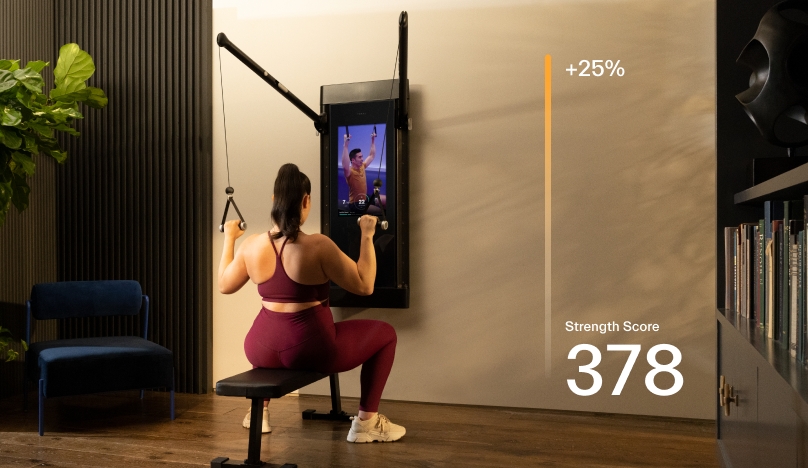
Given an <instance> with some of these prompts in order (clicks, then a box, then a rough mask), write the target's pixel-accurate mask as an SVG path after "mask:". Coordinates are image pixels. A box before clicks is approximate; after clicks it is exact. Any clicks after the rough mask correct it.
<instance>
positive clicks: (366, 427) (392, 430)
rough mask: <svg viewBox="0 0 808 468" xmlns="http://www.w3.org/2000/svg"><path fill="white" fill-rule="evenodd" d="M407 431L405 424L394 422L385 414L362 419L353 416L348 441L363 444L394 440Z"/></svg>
mask: <svg viewBox="0 0 808 468" xmlns="http://www.w3.org/2000/svg"><path fill="white" fill-rule="evenodd" d="M406 433H407V430H406V429H404V427H403V426H399V425H398V424H393V423H392V422H390V420H389V419H387V417H386V416H384V415H383V414H378V413H377V414H376V417H374V418H372V419H368V420H367V421H362V420H361V419H359V416H353V417H352V418H351V430H350V431H348V442H354V443H357V444H362V443H366V442H393V441H396V440H398V439H400V438H402V437H404V434H406Z"/></svg>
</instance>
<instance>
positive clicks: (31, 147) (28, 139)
mask: <svg viewBox="0 0 808 468" xmlns="http://www.w3.org/2000/svg"><path fill="white" fill-rule="evenodd" d="M23 138H24V139H25V151H28V152H29V153H31V154H37V153H39V145H38V144H37V143H36V137H35V136H34V135H31V134H30V132H29V133H26V134H25V135H23Z"/></svg>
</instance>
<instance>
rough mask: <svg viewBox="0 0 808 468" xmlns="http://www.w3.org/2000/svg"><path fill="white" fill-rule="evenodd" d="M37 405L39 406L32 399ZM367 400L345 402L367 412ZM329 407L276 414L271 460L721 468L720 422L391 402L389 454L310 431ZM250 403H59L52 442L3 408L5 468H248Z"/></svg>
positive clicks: (329, 425) (51, 423)
mask: <svg viewBox="0 0 808 468" xmlns="http://www.w3.org/2000/svg"><path fill="white" fill-rule="evenodd" d="M31 396H32V397H33V396H34V395H33V394H32V395H31ZM356 405H357V402H356V400H354V399H350V398H344V399H343V406H344V407H345V408H346V409H348V408H350V409H355V407H356ZM329 407H330V400H329V399H328V398H327V397H313V396H301V397H297V396H287V397H284V398H282V399H279V400H273V401H272V402H271V403H270V413H271V424H272V434H268V435H265V436H264V437H263V439H262V440H263V442H262V444H263V445H262V452H261V453H262V460H264V461H268V462H271V463H278V464H280V463H284V462H289V463H297V464H298V465H299V466H300V467H301V468H303V467H410V466H411V467H444V466H446V467H536V466H549V467H566V466H570V467H573V466H574V467H584V466H585V467H627V466H628V467H635V466H664V467H717V466H718V463H717V458H716V451H715V446H716V444H715V429H714V425H713V423H711V422H702V421H692V420H671V419H660V418H650V417H632V416H617V415H598V414H590V413H565V412H558V411H541V410H523V409H509V408H486V407H467V406H448V405H433V404H421V403H405V402H388V401H383V402H382V411H383V413H384V414H386V415H388V416H389V417H390V419H391V420H392V421H393V422H396V423H398V424H402V425H403V426H405V427H406V428H407V435H406V436H405V437H404V438H403V439H401V440H400V441H398V442H395V443H392V444H390V443H387V444H378V443H377V444H349V443H347V442H346V441H345V437H346V435H347V433H348V428H349V424H348V423H335V422H327V421H303V420H302V419H301V416H300V414H301V411H303V410H305V409H308V408H315V409H318V410H319V411H327V410H328V409H329ZM248 408H249V402H248V401H247V400H246V399H240V398H227V397H219V396H215V395H184V394H183V395H177V418H176V420H175V421H170V420H169V418H168V395H167V394H166V393H159V392H153V393H152V392H147V393H146V398H145V399H144V400H143V401H141V400H140V399H139V398H138V394H137V392H124V393H113V394H103V395H91V396H81V397H63V398H53V399H50V400H48V401H47V402H46V418H45V435H44V437H39V436H38V435H37V432H36V431H37V412H36V410H35V409H30V410H29V411H28V412H23V411H22V410H21V399H20V398H16V399H15V398H11V399H4V400H0V467H33V466H50V467H120V468H127V467H136V466H137V467H151V466H167V467H172V468H183V467H191V466H196V467H201V466H210V461H211V460H212V459H213V458H215V457H218V456H226V457H230V458H231V459H234V460H236V459H238V460H243V459H244V458H246V456H247V430H246V429H244V428H242V427H241V420H242V419H243V417H244V415H245V414H246V412H247V409H248Z"/></svg>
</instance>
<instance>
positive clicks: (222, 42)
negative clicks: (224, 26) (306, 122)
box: [216, 33, 328, 133]
mask: <svg viewBox="0 0 808 468" xmlns="http://www.w3.org/2000/svg"><path fill="white" fill-rule="evenodd" d="M216 43H217V44H218V45H219V47H224V48H225V49H226V50H227V51H228V52H230V53H231V54H233V55H234V56H235V57H236V58H237V59H239V60H240V61H241V63H243V64H244V65H247V68H249V69H250V70H252V71H254V72H255V74H256V75H258V76H260V77H261V79H262V80H264V81H266V82H267V83H268V84H269V85H270V86H272V87H273V88H275V91H277V92H279V93H281V95H283V97H285V98H286V99H287V100H288V101H289V102H291V103H292V104H294V106H295V107H297V108H298V109H300V111H301V112H303V113H304V114H306V117H308V118H310V119H311V120H312V121H314V128H316V129H317V131H318V132H320V133H328V125H327V124H328V118H327V117H326V115H325V114H318V113H316V112H314V111H313V110H312V109H311V107H309V106H307V105H306V104H304V103H303V101H301V100H300V99H299V98H298V97H297V96H295V95H294V94H292V92H291V91H289V90H288V89H287V88H286V86H284V85H282V84H281V83H280V81H278V80H276V79H275V78H274V77H273V76H272V75H270V74H269V72H267V71H266V70H264V69H263V68H261V66H260V65H258V64H257V63H255V61H254V60H253V59H251V58H250V57H248V56H247V54H245V53H244V52H242V51H241V49H239V48H238V47H236V45H235V44H233V43H232V42H230V40H229V39H228V38H227V36H225V35H224V33H219V35H218V36H216Z"/></svg>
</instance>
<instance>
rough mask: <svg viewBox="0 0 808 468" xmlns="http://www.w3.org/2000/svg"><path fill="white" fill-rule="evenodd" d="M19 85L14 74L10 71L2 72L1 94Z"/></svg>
mask: <svg viewBox="0 0 808 468" xmlns="http://www.w3.org/2000/svg"><path fill="white" fill-rule="evenodd" d="M16 85H17V79H16V78H14V74H13V73H12V72H10V71H8V70H0V93H2V92H3V91H7V90H9V89H11V88H13V87H14V86H16Z"/></svg>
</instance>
